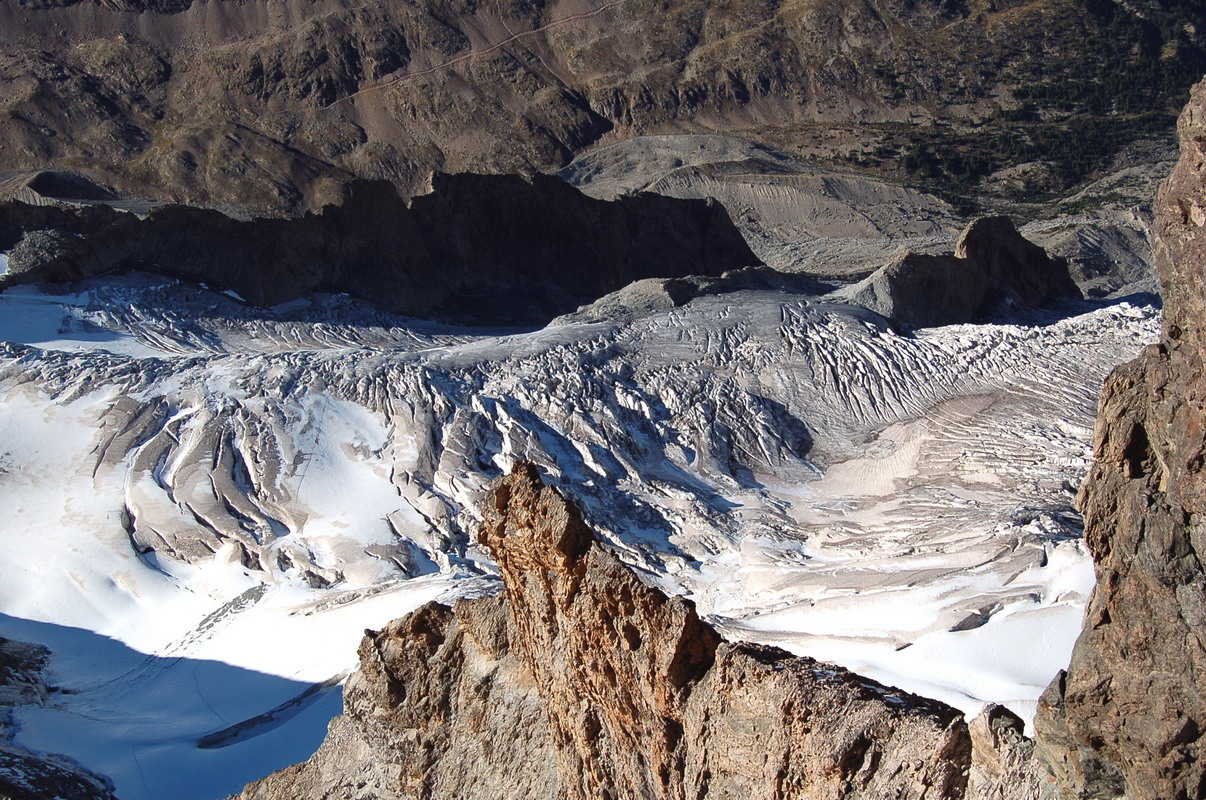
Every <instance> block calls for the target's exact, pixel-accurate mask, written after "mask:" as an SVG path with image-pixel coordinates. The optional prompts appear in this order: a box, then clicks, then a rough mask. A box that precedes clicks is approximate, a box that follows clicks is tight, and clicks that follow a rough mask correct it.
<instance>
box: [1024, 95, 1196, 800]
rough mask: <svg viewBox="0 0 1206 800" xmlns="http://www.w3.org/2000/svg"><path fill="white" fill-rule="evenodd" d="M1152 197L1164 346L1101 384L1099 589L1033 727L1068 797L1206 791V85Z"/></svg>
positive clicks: (1095, 472) (1095, 476) (1094, 540)
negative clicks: (1175, 157) (1176, 157)
mask: <svg viewBox="0 0 1206 800" xmlns="http://www.w3.org/2000/svg"><path fill="white" fill-rule="evenodd" d="M1178 130H1179V134H1180V140H1181V159H1180V161H1179V162H1178V163H1177V166H1176V168H1175V169H1174V171H1173V174H1172V176H1171V177H1170V178H1169V179H1168V180H1167V181H1166V182H1165V183H1164V184H1163V185H1162V186H1161V189H1160V192H1159V195H1158V197H1157V200H1156V226H1155V237H1156V246H1155V253H1156V261H1157V268H1158V269H1159V272H1160V278H1161V282H1162V284H1163V287H1164V297H1165V306H1164V332H1163V337H1162V339H1161V341H1160V343H1159V344H1157V345H1153V346H1152V347H1150V348H1148V349H1147V350H1146V351H1145V352H1144V353H1143V355H1142V356H1141V357H1140V358H1138V359H1137V360H1135V361H1133V362H1131V363H1129V364H1127V365H1125V366H1123V367H1120V368H1119V369H1118V370H1116V371H1115V372H1114V373H1113V374H1112V375H1111V376H1110V378H1109V379H1108V380H1107V381H1106V385H1105V389H1104V390H1103V393H1102V398H1101V407H1100V413H1099V416H1098V420H1097V428H1096V432H1095V435H1094V449H1095V453H1096V461H1095V463H1094V465H1093V468H1092V471H1091V472H1090V474H1089V477H1088V479H1087V480H1086V481H1085V484H1084V486H1083V487H1082V489H1081V492H1080V496H1079V505H1080V508H1081V510H1082V512H1083V514H1084V517H1085V536H1086V539H1087V541H1088V544H1089V547H1090V548H1091V550H1092V552H1093V557H1094V560H1095V561H1096V564H1097V589H1096V591H1095V592H1094V594H1093V598H1092V601H1091V603H1090V607H1089V609H1088V612H1087V616H1086V620H1085V629H1084V632H1083V633H1082V634H1081V637H1080V639H1079V640H1078V642H1077V645H1076V650H1075V652H1074V653H1073V656H1072V663H1071V665H1070V666H1069V668H1068V671H1067V674H1066V675H1063V676H1061V677H1060V678H1059V679H1057V680H1056V681H1055V682H1054V683H1053V684H1052V685H1051V687H1050V688H1049V689H1048V690H1047V693H1046V694H1045V695H1044V701H1043V703H1042V705H1041V706H1040V710H1039V716H1038V719H1037V721H1036V727H1037V730H1038V735H1039V745H1040V748H1041V750H1042V753H1043V755H1044V758H1045V759H1046V760H1047V762H1048V763H1049V764H1051V766H1052V768H1053V769H1054V772H1055V774H1056V777H1057V779H1058V781H1059V784H1060V787H1061V789H1062V791H1063V795H1064V796H1066V797H1073V798H1094V800H1097V799H1099V798H1101V799H1104V798H1118V797H1127V798H1133V800H1186V799H1187V798H1198V797H1203V796H1206V767H1204V766H1203V757H1204V755H1206V753H1204V752H1203V741H1202V734H1203V728H1204V727H1206V695H1204V694H1203V686H1204V685H1206V571H1204V570H1203V565H1202V558H1203V554H1204V553H1206V540H1203V528H1202V522H1201V520H1200V519H1199V516H1200V515H1201V514H1202V513H1203V512H1204V511H1206V471H1204V466H1206V462H1204V459H1203V453H1204V452H1206V378H1204V377H1203V376H1204V374H1206V373H1204V369H1203V368H1204V364H1203V360H1204V357H1206V327H1204V321H1206V282H1204V281H1203V273H1202V265H1203V262H1204V260H1206V82H1204V83H1200V84H1198V86H1197V87H1196V88H1195V89H1194V92H1193V96H1192V99H1191V101H1190V104H1189V105H1188V106H1187V107H1186V109H1185V111H1184V112H1183V113H1182V115H1181V118H1180V122H1179V125H1178Z"/></svg>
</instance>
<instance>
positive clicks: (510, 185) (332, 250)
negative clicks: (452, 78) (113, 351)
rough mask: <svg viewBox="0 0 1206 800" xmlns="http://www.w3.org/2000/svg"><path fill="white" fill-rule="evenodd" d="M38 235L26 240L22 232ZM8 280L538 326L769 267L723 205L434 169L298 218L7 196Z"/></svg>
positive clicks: (0, 208)
mask: <svg viewBox="0 0 1206 800" xmlns="http://www.w3.org/2000/svg"><path fill="white" fill-rule="evenodd" d="M26 234H29V235H26ZM10 247H11V248H13V251H12V255H11V258H10V270H11V273H12V274H10V276H9V277H8V278H7V281H8V282H9V283H12V282H29V281H48V282H57V281H71V280H77V279H80V278H86V277H90V276H93V275H99V274H103V273H107V272H114V271H120V270H130V269H142V270H147V271H151V272H159V273H163V274H166V275H171V276H175V277H181V278H185V279H187V280H193V281H201V282H205V283H209V284H212V285H214V286H216V287H218V288H222V289H230V290H233V291H236V292H238V293H239V294H240V295H241V296H242V297H244V298H246V299H247V300H248V301H250V302H252V303H257V304H261V305H273V304H276V303H281V302H285V301H288V300H293V299H295V298H298V297H300V296H302V295H305V294H306V293H308V292H313V291H331V292H348V293H350V294H352V295H354V296H356V297H360V298H363V299H366V300H368V301H370V302H372V303H374V304H376V305H377V306H378V307H380V308H383V309H387V310H389V311H393V312H397V313H402V314H409V315H415V316H424V317H432V316H435V317H442V318H445V319H455V320H458V321H464V322H474V323H488V324H530V323H539V322H546V321H548V320H549V319H550V318H552V317H554V316H556V315H558V314H564V313H566V312H569V311H573V310H574V309H575V308H577V307H578V306H579V305H581V304H583V303H588V302H590V301H592V300H594V299H596V298H598V297H600V296H602V295H605V294H607V293H608V292H612V291H615V290H616V289H619V288H621V287H623V286H625V285H627V284H628V283H630V282H632V281H634V280H638V279H641V278H651V277H658V278H677V277H681V276H684V275H693V274H694V275H701V274H702V275H719V274H721V273H722V272H724V271H726V270H730V269H735V268H739V267H747V266H751V265H755V264H758V263H759V262H758V258H757V257H756V256H755V255H754V254H753V253H751V252H750V250H749V248H748V247H747V246H746V244H745V242H744V241H743V240H742V238H741V234H740V233H739V232H738V231H737V229H736V227H734V225H733V223H732V221H731V220H730V219H729V216H728V213H727V212H726V211H725V210H724V208H722V207H721V206H720V205H719V204H716V203H712V202H707V201H703V200H679V199H675V198H670V197H663V196H660V195H653V194H637V195H631V196H626V197H623V198H620V199H618V200H616V201H605V200H595V199H593V198H590V197H587V196H586V195H583V194H582V193H581V192H579V191H578V190H577V189H574V188H573V187H571V186H569V185H567V184H565V183H563V182H561V181H560V180H558V179H556V178H551V177H545V176H535V177H532V178H530V179H524V178H520V177H516V176H505V175H495V176H489V175H437V176H435V178H434V180H433V189H432V191H431V193H430V194H426V195H421V196H419V197H416V198H414V199H413V200H412V201H411V203H410V204H409V206H408V205H407V204H405V203H403V201H402V200H401V199H400V198H399V197H398V195H397V193H396V192H395V190H394V189H393V187H392V186H390V185H389V184H388V183H385V182H381V181H376V182H361V183H357V184H354V185H353V186H352V187H350V190H349V192H348V198H347V201H346V202H345V203H343V204H341V205H338V206H328V207H327V208H325V209H323V211H322V212H320V213H318V214H309V215H306V216H304V217H301V218H297V219H256V220H249V221H243V220H237V219H232V218H230V217H227V216H224V215H223V214H220V213H218V212H216V211H211V210H203V209H197V208H190V207H186V206H165V207H161V208H158V209H155V210H153V211H152V212H151V213H150V215H149V216H148V217H146V218H145V219H140V218H138V217H136V216H134V215H133V214H127V213H123V212H119V211H113V210H112V209H110V208H107V207H104V206H85V207H82V208H74V209H64V208H59V207H51V206H30V205H24V204H20V203H10V204H5V205H0V250H5V249H8V248H10Z"/></svg>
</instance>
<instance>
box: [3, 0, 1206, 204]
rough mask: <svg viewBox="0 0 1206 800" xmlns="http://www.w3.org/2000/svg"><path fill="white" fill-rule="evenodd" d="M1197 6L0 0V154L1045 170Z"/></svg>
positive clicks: (1171, 41) (1110, 129) (1066, 180)
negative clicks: (704, 155) (606, 158)
mask: <svg viewBox="0 0 1206 800" xmlns="http://www.w3.org/2000/svg"><path fill="white" fill-rule="evenodd" d="M1204 30H1206V19H1203V12H1202V9H1201V8H1200V5H1199V4H1197V3H1194V2H1192V1H1191V0H1177V2H1168V3H1157V2H1144V3H1128V4H1115V3H1112V2H1108V1H1107V0H1039V1H1038V2H1027V3H1021V2H987V0H917V1H915V2H914V1H910V2H901V1H899V0H874V2H864V1H863V0H838V2H827V3H815V2H809V1H808V0H771V1H770V2H766V0H741V2H738V3H724V4H717V3H713V2H709V0H685V1H684V2H675V3H665V2H658V1H656V0H655V1H654V2H644V0H623V2H612V3H607V4H594V5H592V4H588V3H584V2H580V0H562V1H560V2H535V3H528V2H518V1H514V2H502V0H500V1H499V2H497V3H491V2H486V3H478V2H476V1H475V0H467V2H454V1H453V0H446V1H445V0H438V1H437V0H425V2H422V3H414V4H411V3H399V4H388V5H383V6H382V5H364V4H359V3H355V2H352V0H323V1H322V2H319V3H309V2H306V3H302V2H288V3H285V4H284V5H282V6H279V7H278V6H275V5H269V4H266V3H264V2H261V1H257V2H249V3H236V2H229V1H228V0H215V2H205V3H193V2H188V0H180V2H168V3H141V2H130V3H98V2H93V1H92V0H85V1H84V2H75V3H46V4H42V3H37V4H30V3H24V2H21V1H20V0H4V2H2V3H0V87H2V91H0V98H3V99H2V100H0V172H2V171H3V170H17V169H30V168H40V167H45V166H50V165H57V166H60V167H70V168H75V169H78V170H83V171H85V172H88V173H90V174H91V175H93V176H94V177H96V178H98V179H99V180H101V181H102V182H103V183H108V184H112V185H113V186H114V187H115V188H117V189H118V190H120V192H121V193H123V194H133V195H146V196H151V197H155V198H160V199H172V200H176V201H186V202H197V203H208V204H230V205H235V206H240V207H247V208H252V209H256V210H275V211H288V210H299V209H304V208H318V207H320V206H321V205H322V204H323V203H325V202H331V201H333V200H335V199H337V198H338V197H339V195H340V186H342V185H343V184H344V183H345V182H346V181H347V180H349V179H350V178H351V177H353V176H358V177H368V178H384V179H386V180H390V181H393V182H394V183H395V184H396V185H398V186H399V188H401V189H402V190H403V192H404V193H405V194H410V193H413V192H414V191H416V190H417V188H418V187H419V186H421V184H422V182H423V181H424V180H425V178H426V175H427V174H428V173H429V172H430V170H431V169H433V168H436V169H442V170H444V171H448V172H461V171H480V172H495V171H513V170H532V169H542V170H543V169H552V168H555V167H558V166H561V165H563V164H564V163H566V162H567V161H569V160H570V158H572V157H573V156H574V155H575V154H577V153H580V152H581V151H582V150H583V149H584V148H587V147H589V146H591V145H593V144H595V143H597V142H599V141H602V140H603V139H604V138H608V139H615V138H626V137H629V136H631V135H634V134H640V133H649V132H657V131H671V130H679V131H722V132H737V133H741V132H745V133H746V134H747V135H749V136H752V137H753V138H756V139H760V140H763V141H769V142H771V143H773V144H776V145H779V146H782V147H784V148H785V149H788V150H790V151H792V152H794V153H797V154H805V155H820V156H821V157H823V158H838V159H841V160H847V161H849V160H854V161H858V162H861V163H865V164H870V165H879V166H878V167H877V168H887V169H889V170H895V171H898V172H901V173H902V174H907V175H909V176H911V177H912V178H914V179H917V180H921V181H923V182H927V181H928V182H938V183H942V184H944V185H949V184H950V183H951V182H956V181H957V182H961V183H963V184H966V183H967V182H968V181H969V180H973V179H978V178H979V177H984V176H987V175H988V174H989V173H992V172H994V171H1000V170H1001V169H1003V168H1007V167H1013V166H1016V165H1019V164H1023V163H1030V162H1035V161H1044V160H1046V161H1051V162H1052V165H1051V166H1050V167H1043V168H1042V169H1040V170H1039V171H1038V172H1034V170H1031V172H1032V173H1034V174H1039V173H1041V172H1042V171H1043V169H1046V170H1047V171H1048V172H1050V173H1051V175H1052V177H1050V178H1049V179H1045V180H1046V184H1044V185H1039V186H1038V190H1039V191H1040V192H1042V191H1052V190H1058V189H1060V188H1063V187H1066V186H1067V185H1069V184H1071V183H1075V182H1077V181H1078V180H1080V179H1081V178H1082V177H1084V175H1086V174H1087V173H1088V172H1090V171H1091V170H1092V169H1094V168H1096V167H1098V166H1103V165H1104V163H1105V162H1107V161H1108V159H1109V156H1110V155H1111V154H1112V153H1114V152H1116V151H1117V150H1118V148H1120V147H1121V146H1122V145H1124V144H1125V143H1126V142H1127V141H1130V140H1131V139H1134V138H1136V137H1142V136H1144V135H1151V134H1156V135H1160V134H1166V133H1167V131H1168V130H1169V128H1170V124H1171V122H1170V121H1171V113H1172V110H1173V109H1174V108H1177V107H1179V106H1180V104H1181V102H1182V97H1183V93H1184V91H1185V89H1186V87H1188V85H1189V83H1190V82H1191V81H1192V80H1193V79H1195V78H1196V77H1197V76H1198V75H1200V74H1201V72H1202V71H1203V70H1204V69H1206V56H1204V55H1203V54H1204V52H1206V51H1204V49H1203V47H1204V45H1203V42H1202V39H1201V37H1202V36H1203V35H1204V34H1203V33H1202V31H1204ZM525 31H532V33H531V34H530V35H528V34H524V32H525ZM1123 75H1125V76H1126V77H1125V79H1120V77H1119V76H1123Z"/></svg>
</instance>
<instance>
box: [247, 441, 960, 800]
mask: <svg viewBox="0 0 1206 800" xmlns="http://www.w3.org/2000/svg"><path fill="white" fill-rule="evenodd" d="M480 539H481V541H482V543H483V544H484V545H485V546H486V547H487V548H488V549H489V551H490V552H491V553H492V554H493V556H494V557H495V558H496V559H497V562H498V566H499V569H500V572H501V575H502V578H503V585H504V587H505V590H504V593H503V595H502V596H501V597H492V598H485V599H475V600H462V601H460V602H458V603H457V604H456V606H455V607H454V608H451V609H450V608H447V607H445V606H442V605H438V604H429V605H427V606H424V607H423V608H421V609H419V610H418V611H416V612H414V613H413V614H411V615H409V616H407V617H404V618H402V619H400V620H398V621H396V622H394V623H391V624H390V625H389V626H388V627H386V628H385V629H384V630H382V631H369V632H366V635H365V638H364V640H363V642H362V643H361V646H360V659H361V663H360V669H359V671H358V672H356V673H355V674H354V675H353V677H352V678H351V679H350V680H349V682H348V685H347V688H346V690H345V713H344V715H343V716H342V717H339V718H337V719H336V720H335V721H334V722H333V723H332V725H331V730H330V733H329V735H328V737H327V739H326V741H325V742H324V744H323V746H322V747H321V749H320V750H319V751H318V752H317V753H316V754H315V755H314V756H313V757H312V758H311V759H310V760H309V761H306V762H304V763H302V764H299V765H297V766H294V767H290V768H288V769H286V770H283V771H281V772H279V773H276V774H275V775H272V776H269V777H268V778H266V779H264V780H262V781H260V782H258V783H255V784H252V785H250V786H248V787H247V789H246V790H245V791H244V792H243V794H242V795H241V797H242V798H245V800H265V799H267V798H285V797H290V798H301V797H305V798H344V797H349V798H350V797H359V798H408V799H409V798H432V799H433V800H434V799H435V798H465V800H468V799H469V798H481V797H486V796H489V797H497V798H541V800H545V799H547V800H553V798H558V799H561V798H564V799H565V800H588V799H589V800H598V798H610V800H636V799H637V798H665V799H666V800H686V798H714V799H716V798H742V800H748V798H751V797H753V798H807V799H812V798H835V799H836V798H866V799H867V800H872V798H874V799H875V800H882V798H886V797H892V798H929V799H931V800H932V799H934V798H952V799H953V798H962V797H964V796H965V792H966V789H967V781H968V771H969V768H970V761H971V749H972V743H971V738H970V736H969V734H968V729H967V726H966V725H965V723H964V722H963V720H962V717H961V715H960V714H959V713H958V712H957V711H955V710H954V709H952V708H949V707H947V706H945V705H943V704H941V703H938V702H934V701H930V700H926V699H923V698H920V697H917V696H914V695H910V694H907V693H905V692H901V691H898V690H896V689H893V688H890V687H887V686H882V685H880V684H877V683H875V682H873V681H870V680H867V679H865V678H861V677H859V676H857V675H854V674H852V673H850V672H848V671H846V670H844V669H842V668H840V667H836V666H831V665H827V664H821V663H819V662H816V661H813V660H812V659H808V658H796V657H793V656H790V655H789V654H787V653H785V652H783V651H780V650H776V649H773V648H767V647H760V646H753V645H745V644H732V643H728V642H724V641H722V640H721V639H720V637H719V636H718V635H717V633H716V632H715V630H713V629H712V628H711V627H710V626H709V625H707V624H706V623H704V622H703V621H702V620H700V618H699V617H698V615H697V614H696V612H695V609H694V606H693V604H692V603H691V602H690V601H688V600H685V599H682V598H678V597H668V596H667V595H665V594H664V593H662V592H661V591H659V590H657V589H655V588H651V587H649V586H646V585H645V584H643V583H642V582H641V581H640V580H639V579H638V578H637V576H636V574H635V573H633V572H632V571H631V570H630V569H629V568H627V567H625V566H624V565H623V564H621V563H620V562H619V561H618V560H617V559H616V558H615V556H613V555H611V554H610V553H609V552H607V551H606V550H604V549H603V548H602V547H601V546H600V544H599V543H598V541H597V540H596V539H595V537H594V535H593V533H592V532H591V531H590V530H589V529H588V528H587V526H586V525H585V524H584V523H583V521H582V518H581V516H580V514H579V512H578V510H577V509H576V507H575V506H573V505H572V504H571V503H569V502H567V501H566V500H565V499H564V498H563V497H562V496H561V495H560V494H559V493H558V492H557V491H556V490H555V489H552V488H550V487H547V486H545V485H544V484H543V483H542V482H541V480H540V478H539V476H538V475H537V473H536V469H535V468H534V467H532V466H530V465H521V466H519V467H518V468H517V469H516V470H515V472H513V473H512V474H511V475H510V476H509V477H507V478H503V479H501V480H500V481H499V482H498V483H497V484H496V485H495V487H494V488H493V490H492V492H491V494H490V496H489V498H488V499H487V512H486V519H485V522H484V524H483V526H482V529H481V534H480Z"/></svg>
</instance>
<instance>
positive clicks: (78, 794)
mask: <svg viewBox="0 0 1206 800" xmlns="http://www.w3.org/2000/svg"><path fill="white" fill-rule="evenodd" d="M49 659H50V651H49V650H47V649H46V648H45V647H42V646H41V645H36V644H29V643H26V642H15V641H13V640H11V639H5V638H3V637H0V800H43V798H49V797H64V798H72V800H115V798H116V795H114V793H113V787H112V785H111V783H110V782H109V781H108V780H106V779H104V778H102V777H100V776H98V775H94V774H93V773H91V772H89V771H87V770H85V769H83V768H82V767H80V766H79V765H78V764H76V763H74V762H72V761H71V760H70V759H68V758H65V757H63V756H58V755H49V754H45V753H33V752H30V751H29V750H26V749H25V748H23V747H20V746H18V745H15V744H13V742H12V738H13V733H14V732H15V731H14V726H13V723H12V720H11V708H12V707H13V706H18V705H26V704H31V703H32V704H42V703H45V702H46V700H47V697H48V695H49V693H50V691H51V689H50V687H48V686H47V685H46V681H45V679H44V677H43V674H42V673H43V670H44V669H45V667H46V663H47V661H48V660H49Z"/></svg>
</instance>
